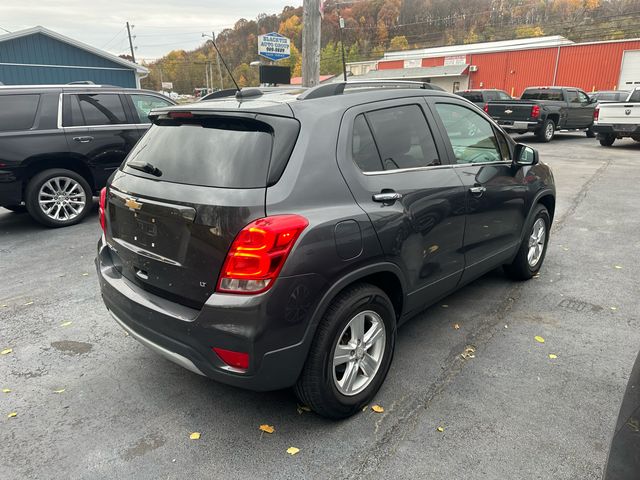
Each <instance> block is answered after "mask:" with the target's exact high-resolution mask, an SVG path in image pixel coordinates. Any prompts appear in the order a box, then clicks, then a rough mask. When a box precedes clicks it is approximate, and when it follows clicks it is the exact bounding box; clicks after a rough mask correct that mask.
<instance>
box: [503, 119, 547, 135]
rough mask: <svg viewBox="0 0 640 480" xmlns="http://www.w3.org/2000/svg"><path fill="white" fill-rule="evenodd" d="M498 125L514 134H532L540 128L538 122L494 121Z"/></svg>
mask: <svg viewBox="0 0 640 480" xmlns="http://www.w3.org/2000/svg"><path fill="white" fill-rule="evenodd" d="M496 121H497V122H498V125H500V126H501V127H502V128H504V129H505V130H507V131H514V132H522V131H527V132H533V131H535V130H537V129H538V128H540V124H539V123H538V122H525V121H511V120H496Z"/></svg>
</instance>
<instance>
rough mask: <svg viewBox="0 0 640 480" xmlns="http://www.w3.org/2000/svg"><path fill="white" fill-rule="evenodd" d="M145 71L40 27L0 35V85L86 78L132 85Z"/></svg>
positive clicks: (58, 81)
mask: <svg viewBox="0 0 640 480" xmlns="http://www.w3.org/2000/svg"><path fill="white" fill-rule="evenodd" d="M148 74H149V71H148V70H147V69H146V68H144V67H142V66H140V65H136V64H135V63H132V62H129V61H128V60H125V59H123V58H120V57H117V56H115V55H112V54H110V53H107V52H105V51H103V50H100V49H98V48H94V47H92V46H90V45H86V44H84V43H81V42H78V41H77V40H73V39H71V38H69V37H66V36H64V35H61V34H59V33H56V32H53V31H51V30H49V29H47V28H44V27H34V28H29V29H27V30H20V31H19V32H14V33H9V34H6V35H2V36H0V82H1V83H2V84H4V85H57V84H65V83H69V82H77V81H86V80H88V81H92V82H93V83H95V84H100V85H116V86H121V87H132V88H135V87H139V86H140V79H141V78H144V77H145V76H147V75H148Z"/></svg>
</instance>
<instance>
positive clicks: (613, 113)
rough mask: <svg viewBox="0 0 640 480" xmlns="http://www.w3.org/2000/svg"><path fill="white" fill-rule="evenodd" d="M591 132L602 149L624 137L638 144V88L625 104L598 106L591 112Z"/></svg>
mask: <svg viewBox="0 0 640 480" xmlns="http://www.w3.org/2000/svg"><path fill="white" fill-rule="evenodd" d="M593 131H594V132H595V133H597V135H598V140H600V145H602V146H603V147H610V146H611V145H613V142H615V141H616V139H618V138H624V137H631V138H633V139H634V140H635V141H636V142H640V87H636V89H635V90H633V91H632V92H631V93H630V94H629V96H628V97H627V101H626V102H620V103H601V104H599V105H598V106H597V107H596V109H595V111H594V112H593Z"/></svg>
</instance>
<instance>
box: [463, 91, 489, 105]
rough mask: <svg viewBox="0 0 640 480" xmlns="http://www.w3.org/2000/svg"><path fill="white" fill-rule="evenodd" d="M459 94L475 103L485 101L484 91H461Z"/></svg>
mask: <svg viewBox="0 0 640 480" xmlns="http://www.w3.org/2000/svg"><path fill="white" fill-rule="evenodd" d="M458 95H460V96H461V97H463V98H466V99H467V100H469V101H470V102H473V103H482V102H483V101H484V100H483V98H482V92H461V93H459V94H458Z"/></svg>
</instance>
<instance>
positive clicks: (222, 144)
mask: <svg viewBox="0 0 640 480" xmlns="http://www.w3.org/2000/svg"><path fill="white" fill-rule="evenodd" d="M272 144H273V135H272V131H271V129H270V127H269V126H268V125H266V124H264V123H261V122H256V121H253V120H248V119H206V120H199V121H198V122H197V123H196V122H190V123H173V124H172V123H166V124H161V125H152V126H151V128H150V129H149V130H148V131H147V133H146V134H145V135H144V136H143V137H142V139H141V140H140V141H139V142H138V143H137V144H136V146H135V147H134V149H133V150H132V151H131V153H130V154H129V156H128V157H127V160H126V162H125V165H124V170H125V171H126V172H127V173H130V174H132V175H137V176H143V177H147V178H151V179H154V180H162V181H167V182H175V183H185V184H189V185H202V186H209V187H224V188H258V187H265V186H266V184H267V172H268V170H269V161H270V159H271V148H272ZM145 164H150V165H152V166H153V167H155V168H156V169H158V170H159V172H157V171H156V173H159V174H157V175H152V174H150V173H146V172H144V171H141V170H140V165H145ZM131 165H137V167H136V168H133V167H132V166H131Z"/></svg>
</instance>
